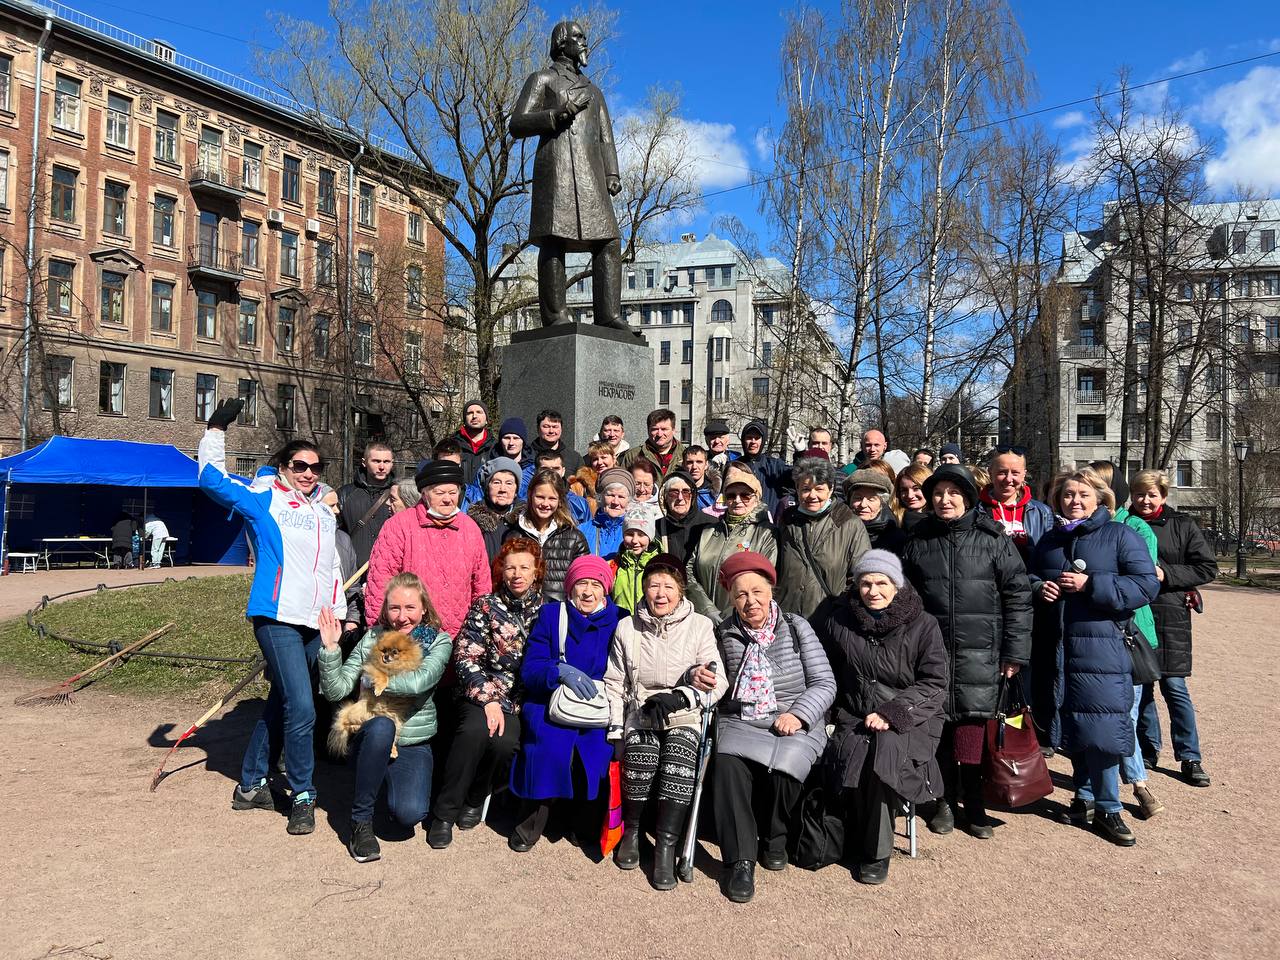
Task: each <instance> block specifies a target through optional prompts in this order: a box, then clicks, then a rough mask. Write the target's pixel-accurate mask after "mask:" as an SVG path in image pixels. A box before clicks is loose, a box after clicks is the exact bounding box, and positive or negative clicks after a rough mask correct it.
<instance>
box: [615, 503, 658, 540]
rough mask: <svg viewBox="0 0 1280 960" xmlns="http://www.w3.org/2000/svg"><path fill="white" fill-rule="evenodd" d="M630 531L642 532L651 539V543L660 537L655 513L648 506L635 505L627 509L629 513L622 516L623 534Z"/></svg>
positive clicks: (642, 504)
mask: <svg viewBox="0 0 1280 960" xmlns="http://www.w3.org/2000/svg"><path fill="white" fill-rule="evenodd" d="M628 530H639V531H641V532H642V533H643V534H644V535H645V536H646V537H648V538H649V542H650V543H652V542H653V541H654V539H655V538H656V537H657V536H658V533H657V524H656V523H655V522H654V516H653V511H652V510H650V509H649V506H648V504H644V503H633V504H631V505H630V506H629V507H627V512H626V513H625V514H623V515H622V532H623V533H626V532H627V531H628Z"/></svg>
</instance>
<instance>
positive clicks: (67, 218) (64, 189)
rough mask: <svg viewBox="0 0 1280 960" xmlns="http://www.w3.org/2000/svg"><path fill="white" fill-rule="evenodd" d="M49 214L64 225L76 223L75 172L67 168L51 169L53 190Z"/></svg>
mask: <svg viewBox="0 0 1280 960" xmlns="http://www.w3.org/2000/svg"><path fill="white" fill-rule="evenodd" d="M49 200H50V203H49V213H50V215H51V216H52V217H53V218H54V219H55V220H61V221H62V222H64V223H75V222H76V171H74V170H72V169H70V168H69V167H54V168H53V190H52V192H51V196H50V198H49Z"/></svg>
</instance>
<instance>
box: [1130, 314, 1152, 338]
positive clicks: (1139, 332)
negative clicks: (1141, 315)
mask: <svg viewBox="0 0 1280 960" xmlns="http://www.w3.org/2000/svg"><path fill="white" fill-rule="evenodd" d="M1133 338H1134V339H1135V340H1137V341H1138V342H1139V343H1150V342H1151V321H1150V320H1139V321H1138V322H1137V323H1135V324H1134V325H1133Z"/></svg>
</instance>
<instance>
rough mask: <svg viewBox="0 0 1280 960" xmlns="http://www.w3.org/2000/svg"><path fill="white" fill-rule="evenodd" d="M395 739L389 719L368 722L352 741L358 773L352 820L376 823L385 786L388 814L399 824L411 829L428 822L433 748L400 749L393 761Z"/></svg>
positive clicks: (403, 747)
mask: <svg viewBox="0 0 1280 960" xmlns="http://www.w3.org/2000/svg"><path fill="white" fill-rule="evenodd" d="M395 738H396V725H395V721H393V720H391V719H389V718H388V717H374V718H373V719H372V720H366V721H365V724H364V726H362V727H361V728H360V730H359V732H358V733H357V734H356V735H355V736H354V737H353V738H352V740H351V761H350V762H351V765H352V766H353V767H355V771H356V789H355V796H354V797H353V798H352V800H351V819H352V820H354V821H367V820H372V819H373V805H374V803H375V802H376V801H377V799H378V794H379V793H381V792H382V788H383V787H384V786H385V787H386V790H387V811H388V812H389V813H390V814H391V817H392V819H394V820H395V821H396V822H397V823H400V824H403V825H404V826H406V827H412V826H413V825H414V824H415V823H421V822H422V821H423V820H425V819H426V818H427V810H428V808H429V807H430V805H431V767H432V757H431V744H429V743H416V744H414V745H413V746H411V747H405V746H401V747H400V748H399V750H398V755H397V756H396V758H395V759H394V760H392V759H391V744H392V743H394V742H395Z"/></svg>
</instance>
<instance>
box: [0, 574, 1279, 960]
mask: <svg viewBox="0 0 1280 960" xmlns="http://www.w3.org/2000/svg"><path fill="white" fill-rule="evenodd" d="M1205 599H1206V608H1207V613H1206V615H1205V616H1204V617H1203V618H1199V619H1198V620H1197V623H1196V627H1197V634H1196V664H1197V673H1196V676H1195V678H1194V679H1193V681H1192V684H1191V687H1192V693H1193V696H1194V697H1195V699H1196V702H1197V706H1198V708H1199V713H1200V731H1201V739H1202V742H1203V744H1204V746H1205V756H1206V761H1205V763H1206V767H1207V769H1208V770H1209V772H1210V773H1211V775H1212V776H1213V778H1214V785H1213V787H1212V788H1210V789H1208V790H1196V789H1193V788H1191V787H1188V786H1185V785H1183V784H1182V783H1181V782H1180V781H1178V780H1175V779H1173V778H1172V777H1170V776H1169V775H1168V774H1167V772H1166V773H1160V774H1156V775H1155V776H1154V777H1153V779H1152V788H1153V789H1154V790H1155V791H1156V792H1157V793H1158V794H1159V796H1160V797H1161V798H1162V799H1164V800H1165V802H1166V804H1167V806H1168V809H1167V811H1166V812H1165V813H1163V814H1161V815H1160V816H1159V817H1158V818H1156V819H1155V820H1153V821H1151V822H1149V823H1141V822H1136V821H1135V822H1134V829H1135V832H1136V833H1137V834H1138V838H1139V839H1138V846H1137V847H1136V848H1135V849H1133V850H1119V849H1117V848H1114V847H1112V846H1110V845H1108V844H1107V843H1105V842H1104V841H1102V840H1101V839H1099V838H1098V837H1096V836H1094V835H1092V834H1088V833H1085V832H1083V831H1079V830H1075V829H1072V828H1069V827H1065V826H1061V825H1059V824H1057V823H1056V822H1054V821H1053V820H1052V819H1050V817H1049V814H1050V813H1052V812H1054V811H1056V810H1057V809H1058V804H1063V803H1066V802H1067V800H1068V799H1069V795H1068V793H1067V791H1066V790H1064V789H1059V790H1058V792H1057V793H1056V794H1055V796H1054V798H1053V801H1049V802H1046V803H1044V804H1043V805H1042V806H1041V808H1037V809H1035V810H1033V811H1030V812H1022V813H1019V814H1013V815H1008V814H1005V815H1002V819H1004V820H1005V821H1006V823H1005V825H1004V826H1002V827H1000V828H999V829H998V830H997V831H996V839H994V840H992V841H988V842H985V843H984V842H980V841H976V840H973V839H971V838H969V837H967V836H965V835H964V834H962V833H959V832H957V833H954V834H952V835H951V836H948V837H934V836H932V835H930V834H928V833H927V832H926V831H924V830H923V829H922V831H921V836H922V841H921V842H922V852H921V856H920V858H919V859H918V860H915V861H911V860H908V859H907V858H906V857H905V856H900V857H898V858H896V859H895V861H894V864H893V868H892V873H891V876H890V879H889V883H888V884H887V885H886V886H884V887H881V888H875V889H873V888H867V887H863V886H860V885H859V884H856V883H854V882H853V881H852V879H851V878H850V876H849V873H848V871H847V870H845V869H842V868H840V867H831V868H828V869H826V870H824V871H821V872H820V873H816V874H813V873H808V872H805V871H800V870H796V869H794V868H791V869H788V870H787V871H786V872H785V873H782V874H766V873H763V872H762V875H760V877H759V880H758V892H757V895H756V899H755V901H754V902H753V903H752V904H750V905H748V906H746V907H737V906H734V905H732V904H730V903H729V902H728V901H726V900H725V899H724V898H723V897H722V896H721V895H720V893H719V892H718V888H717V885H716V882H715V881H714V879H712V876H709V875H708V874H707V873H699V874H698V875H697V877H696V879H695V882H694V883H693V884H692V885H691V886H682V887H681V888H680V889H679V890H677V891H675V892H673V893H668V894H659V893H655V892H653V891H651V890H650V889H649V887H648V885H647V883H646V881H645V879H644V876H643V874H642V873H641V872H640V871H635V872H632V873H627V874H624V873H621V872H620V871H618V870H617V869H616V868H615V867H614V866H613V865H612V863H611V862H604V863H600V864H593V863H591V862H590V861H589V860H587V859H586V858H585V857H584V856H583V854H581V853H580V852H579V851H577V850H576V849H574V848H573V847H571V846H569V845H568V844H567V843H565V842H558V843H554V844H552V843H547V842H543V843H541V844H539V845H538V846H537V847H536V848H535V849H534V851H533V852H532V853H530V854H527V855H525V856H517V855H515V854H512V853H510V852H509V851H508V850H507V849H506V846H505V841H504V840H503V838H502V837H501V836H499V835H498V834H496V833H494V832H492V831H491V830H489V829H488V828H484V827H482V828H480V829H479V830H477V831H474V832H472V833H469V834H459V835H458V839H457V840H456V841H455V843H454V845H453V847H452V848H450V849H449V850H447V851H443V852H438V851H433V850H431V849H429V848H428V847H427V846H426V844H425V843H424V842H423V840H422V833H421V831H419V832H418V833H417V834H416V835H415V836H414V837H413V839H412V840H404V841H401V842H396V841H384V843H383V859H382V860H381V861H380V862H378V863H375V864H367V865H359V864H356V863H354V862H353V861H351V860H350V859H349V858H348V856H347V855H346V852H345V850H344V849H343V847H342V846H341V844H340V842H339V840H338V838H337V836H335V827H344V826H345V810H346V805H347V803H348V795H349V794H348V792H347V790H346V788H345V786H344V784H345V782H346V780H347V776H348V775H347V771H346V770H345V769H343V768H340V767H326V766H322V767H321V768H320V769H319V770H318V774H317V780H318V785H319V788H320V791H321V805H322V810H321V813H320V817H319V821H320V822H319V827H318V829H317V832H316V833H315V834H314V835H313V836H311V837H305V838H295V837H289V836H287V835H286V834H285V832H284V820H283V817H280V816H274V815H271V814H268V813H263V812H250V813H233V812H232V811H231V810H230V809H229V806H228V800H229V796H230V792H231V789H232V783H233V780H234V776H235V772H236V771H237V769H238V763H239V753H240V750H241V749H242V746H243V743H244V740H245V737H246V733H247V725H248V723H249V722H251V720H252V719H253V717H254V716H255V715H256V709H257V704H256V703H254V704H248V705H241V706H238V707H237V708H235V709H234V710H233V711H232V712H231V713H230V714H229V715H228V716H227V717H225V718H223V719H221V720H219V721H216V722H214V723H213V724H212V725H211V726H210V727H209V728H208V729H207V730H206V731H205V732H203V733H202V734H201V735H200V736H199V737H198V738H197V739H196V741H195V746H194V747H192V748H190V749H187V748H184V749H183V750H182V751H180V752H179V754H178V758H177V762H176V763H174V764H172V766H181V765H182V764H187V765H189V766H187V767H186V769H184V770H182V771H181V772H180V773H178V774H177V775H176V776H173V777H171V778H170V779H168V780H167V781H166V782H165V783H164V784H163V785H162V786H161V788H160V790H159V791H158V792H156V793H154V794H152V793H148V792H147V784H148V781H149V779H150V776H151V772H152V770H153V769H154V768H155V766H156V764H157V763H158V762H159V760H160V757H161V755H162V750H161V748H160V746H159V745H160V744H163V743H164V742H165V732H166V731H165V728H164V727H163V726H162V725H163V724H166V723H181V722H183V721H186V722H189V721H190V720H191V719H193V714H195V713H198V712H199V711H198V710H197V711H193V710H192V709H191V708H190V707H186V708H181V707H171V706H168V705H165V704H158V703H139V702H137V701H133V700H129V699H125V698H122V697H113V696H110V695H107V694H106V693H103V692H94V691H92V690H89V691H86V692H84V693H83V694H81V695H80V696H79V698H78V699H77V702H76V703H75V704H74V705H73V706H71V707H66V708H17V707H14V706H12V700H13V696H14V694H15V693H16V692H18V691H19V690H21V689H24V688H25V687H26V686H30V684H29V683H27V684H24V683H23V682H22V681H21V680H20V678H16V677H13V676H11V675H7V676H0V771H3V773H2V774H0V792H2V796H0V802H2V803H3V809H4V811H5V817H4V819H5V822H6V824H7V826H8V829H7V830H6V836H7V840H8V842H7V843H5V844H4V845H3V846H2V847H0V876H3V877H5V882H4V884H3V891H4V892H3V898H2V901H0V956H3V957H6V958H10V957H12V958H18V960H25V958H28V957H30V958H36V957H43V956H46V952H47V951H49V949H50V947H51V946H52V945H55V944H56V945H59V946H66V945H75V946H79V945H86V944H94V945H92V946H86V947H85V949H84V950H83V951H82V952H80V953H78V954H74V955H76V956H97V957H106V956H112V957H117V958H130V960H134V958H148V957H164V958H171V957H175V956H178V957H181V958H182V960H198V958H206V957H208V958H228V957H245V958H274V957H289V958H299V957H306V956H315V957H328V956H339V955H341V956H355V957H361V958H365V957H379V958H387V957H400V956H415V957H416V956H427V957H463V956H467V957H488V956H492V957H513V956H527V957H559V958H568V957H697V956H713V957H734V958H739V957H741V958H751V957H775V956H778V955H783V954H785V955H788V956H792V957H808V956H860V957H877V958H885V957H910V958H913V960H919V958H926V957H987V956H993V955H999V956H1002V957H1011V958H1012V957H1027V958H1036V957H1104V956H1105V957H1114V956H1135V957H1143V958H1159V957H1188V958H1190V957H1232V958H1244V957H1264V956H1265V957H1274V956H1276V953H1275V949H1276V947H1275V942H1276V937H1277V934H1280V883H1278V882H1277V881H1280V825H1278V824H1280V804H1278V801H1277V793H1276V791H1275V790H1274V789H1273V788H1272V787H1271V785H1270V783H1269V781H1270V778H1269V777H1268V776H1265V775H1260V774H1263V772H1264V771H1266V772H1268V773H1269V772H1270V771H1271V770H1272V769H1274V766H1275V762H1276V760H1277V754H1278V753H1280V746H1278V743H1280V710H1277V708H1276V706H1275V690H1276V683H1277V681H1276V672H1277V666H1276V665H1277V662H1280V629H1277V623H1278V622H1280V595H1277V594H1273V593H1263V592H1258V591H1252V592H1250V591H1244V590H1237V589H1231V588H1224V587H1216V588H1210V589H1209V590H1206V591H1205ZM1166 749H1167V748H1166ZM206 757H207V758H208V762H207V765H206V763H205V762H204V761H205V759H206ZM1166 757H1168V753H1166ZM1053 767H1054V770H1055V772H1057V773H1058V774H1065V773H1066V771H1067V765H1066V763H1065V762H1064V761H1063V760H1062V759H1061V758H1058V759H1056V760H1055V761H1054V763H1053ZM1059 780H1060V784H1065V783H1066V780H1065V776H1064V777H1060V778H1059ZM1127 792H1128V791H1127V790H1126V795H1127ZM1038 814H1040V815H1038ZM710 850H711V852H712V853H714V848H710ZM701 864H702V865H703V866H705V868H706V870H708V871H709V872H710V874H711V875H714V874H715V872H716V870H717V864H716V863H715V861H714V859H713V858H712V857H711V856H708V857H705V858H704V859H703V860H702V861H701ZM95 942H96V943H95Z"/></svg>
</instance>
